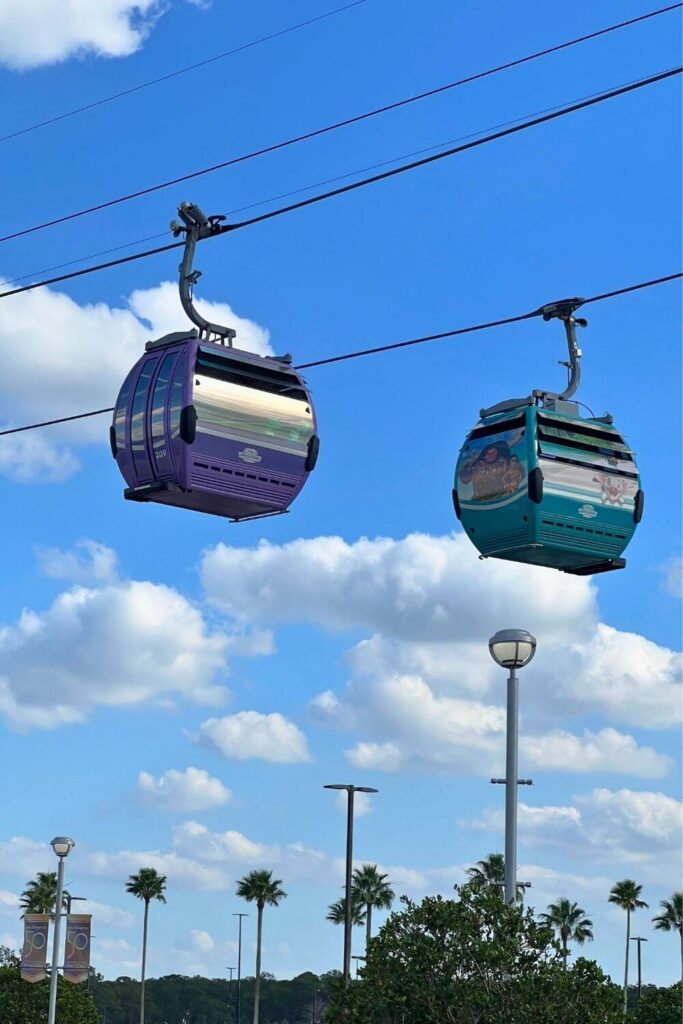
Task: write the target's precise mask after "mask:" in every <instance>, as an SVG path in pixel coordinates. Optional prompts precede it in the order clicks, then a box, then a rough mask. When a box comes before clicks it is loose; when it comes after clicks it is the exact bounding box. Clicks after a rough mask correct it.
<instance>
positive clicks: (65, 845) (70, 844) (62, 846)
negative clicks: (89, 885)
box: [47, 836, 76, 1024]
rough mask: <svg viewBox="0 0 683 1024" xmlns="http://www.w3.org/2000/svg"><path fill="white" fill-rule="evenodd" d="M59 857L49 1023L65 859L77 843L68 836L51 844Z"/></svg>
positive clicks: (54, 1005) (56, 969) (50, 1020)
mask: <svg viewBox="0 0 683 1024" xmlns="http://www.w3.org/2000/svg"><path fill="white" fill-rule="evenodd" d="M50 845H51V846H52V849H53V850H54V852H55V854H56V856H57V857H58V858H59V863H58V866H57V898H56V900H55V927H54V932H53V936H52V970H51V972H50V1003H49V1006H48V1011H47V1024H55V1013H56V1011H57V978H58V977H59V934H60V932H61V929H62V898H63V895H64V861H65V860H66V858H67V857H68V856H69V854H70V853H71V851H72V850H73V848H74V846H75V845H76V844H75V842H74V841H73V839H69V837H68V836H56V837H55V838H54V839H53V840H52V843H51V844H50Z"/></svg>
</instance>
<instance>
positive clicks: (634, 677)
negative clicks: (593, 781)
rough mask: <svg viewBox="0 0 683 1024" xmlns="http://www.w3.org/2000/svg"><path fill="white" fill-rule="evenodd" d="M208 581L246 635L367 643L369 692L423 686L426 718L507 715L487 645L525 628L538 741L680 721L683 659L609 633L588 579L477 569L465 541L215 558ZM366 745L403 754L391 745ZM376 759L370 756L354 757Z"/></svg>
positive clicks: (249, 551) (358, 657)
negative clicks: (585, 730) (435, 711)
mask: <svg viewBox="0 0 683 1024" xmlns="http://www.w3.org/2000/svg"><path fill="white" fill-rule="evenodd" d="M202 573H203V580H204V585H205V588H206V594H207V597H208V599H209V601H211V602H213V603H214V604H215V605H216V606H218V607H219V608H221V609H222V610H224V611H226V612H228V613H229V614H230V615H232V616H234V617H235V618H236V619H237V620H238V621H243V622H250V623H251V622H256V623H263V624H268V625H274V624H278V623H279V624H288V623H306V624H310V625H312V626H320V627H323V628H325V629H328V630H335V631H339V630H351V629H353V630H363V631H365V632H366V633H367V634H369V635H368V636H366V637H365V638H364V639H362V640H361V641H360V642H359V643H357V644H356V645H355V647H353V649H352V650H351V651H350V652H349V654H348V663H349V666H350V670H351V674H352V677H353V679H354V680H359V679H363V680H364V682H363V686H365V685H366V683H365V679H369V680H370V681H371V688H372V687H375V686H376V685H377V681H380V682H381V681H383V680H384V681H386V680H391V679H394V678H406V677H409V678H415V679H420V680H423V681H424V682H425V683H426V685H427V687H428V690H429V693H426V692H425V696H426V698H427V701H428V705H430V706H431V705H432V703H433V702H438V701H439V700H441V699H455V698H459V697H464V698H467V699H472V698H478V699H481V698H482V697H483V696H484V695H487V694H489V693H494V694H495V700H496V702H500V701H502V697H503V687H501V686H500V678H501V677H500V670H499V669H497V668H496V666H495V665H494V663H493V661H492V660H491V658H490V657H489V654H488V650H487V640H488V638H489V637H490V636H491V634H492V633H493V632H494V631H495V630H496V629H497V628H498V627H499V625H500V623H501V622H509V623H513V624H514V623H515V622H518V623H524V624H529V625H531V627H532V628H533V631H534V633H535V634H536V636H537V638H538V653H537V655H536V658H535V660H534V662H533V664H532V665H530V666H529V668H528V669H526V670H525V673H524V683H525V694H526V695H527V698H528V699H527V700H526V701H525V712H526V714H527V715H528V716H529V717H533V719H534V724H535V727H536V729H537V730H538V729H541V728H547V725H548V723H549V722H550V721H552V722H556V721H557V717H558V715H561V716H563V717H567V716H571V717H575V716H580V715H582V714H587V713H593V712H597V713H598V714H601V715H603V716H605V717H607V718H608V719H610V720H611V721H615V722H623V723H625V724H629V725H637V726H640V727H653V728H660V727H667V726H670V725H672V724H675V723H676V722H677V721H679V720H680V716H681V709H682V708H683V702H682V701H681V658H680V654H678V653H677V652H674V651H670V650H667V649H666V648H665V647H661V646H658V645H657V644H654V643H652V642H651V641H649V640H647V639H646V638H645V637H642V636H638V635H637V634H632V633H624V632H620V631H618V630H616V629H613V628H612V627H610V626H607V625H605V624H603V623H600V622H599V618H598V609H597V605H596V591H595V588H594V584H592V583H591V581H590V580H589V579H587V578H581V577H571V576H567V575H564V574H562V573H557V572H553V571H551V570H544V569H534V568H533V567H530V566H526V565H515V564H514V563H511V562H503V561H495V560H494V559H489V560H487V561H485V562H481V561H479V559H478V557H477V553H476V551H475V550H474V548H473V547H472V545H471V544H470V543H469V541H468V540H467V538H466V537H465V536H464V535H463V534H456V535H453V536H446V537H431V536H426V535H423V534H411V535H409V536H407V537H405V538H404V539H402V540H391V539H388V538H378V539H375V540H369V539H367V538H363V539H361V540H359V541H357V542H355V543H348V542H346V541H344V540H342V539H341V538H339V537H317V538H314V539H311V540H297V541H293V542H290V543H287V544H283V545H274V544H269V543H266V542H262V543H261V544H259V545H258V546H257V547H255V548H236V547H230V546H228V545H225V544H219V545H218V546H216V547H214V548H212V549H210V550H209V551H207V552H206V553H205V555H204V558H203V563H202ZM387 685H388V684H387ZM430 694H431V696H430ZM325 702H327V704H328V705H329V706H328V708H327V710H328V711H331V712H333V713H334V714H335V715H336V716H337V719H338V720H339V716H340V714H341V713H342V712H343V713H345V714H347V713H348V702H345V701H343V700H340V698H339V696H338V695H336V694H334V693H331V692H329V691H328V692H327V693H326V694H324V695H321V696H320V697H319V698H318V701H317V702H316V703H315V704H314V711H316V713H317V712H321V713H324V712H325V708H324V707H323V706H322V705H323V704H324V703H325ZM335 702H336V707H335V708H332V707H331V705H332V704H334V703H335ZM447 717H448V718H449V720H450V717H451V716H447ZM434 718H435V719H436V718H437V716H434ZM359 739H360V740H361V741H362V742H365V741H366V740H371V741H372V742H373V743H380V744H384V743H392V742H394V737H392V736H391V735H379V736H376V737H375V736H373V737H365V736H363V737H359ZM605 742H606V741H605V739H604V738H603V746H604V744H605ZM373 749H374V748H373ZM368 753H369V752H368V751H367V750H366V749H365V748H360V749H359V751H358V753H357V756H358V758H362V757H364V756H367V755H368ZM376 753H377V754H378V755H379V751H376ZM392 760H394V761H395V757H393V755H392ZM359 763H361V762H359ZM362 763H365V762H362Z"/></svg>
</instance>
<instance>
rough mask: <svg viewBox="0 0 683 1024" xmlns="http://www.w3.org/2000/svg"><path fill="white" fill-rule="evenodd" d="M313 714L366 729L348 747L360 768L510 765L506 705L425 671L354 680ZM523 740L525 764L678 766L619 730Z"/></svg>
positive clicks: (609, 768)
mask: <svg viewBox="0 0 683 1024" xmlns="http://www.w3.org/2000/svg"><path fill="white" fill-rule="evenodd" d="M311 714H312V716H313V718H314V720H315V721H317V722H318V723H320V724H325V725H330V726H334V727H337V728H339V729H342V730H347V731H348V730H350V731H353V732H361V733H362V734H363V736H364V738H363V739H362V740H360V741H359V742H357V743H356V744H355V745H354V746H353V747H352V748H350V749H349V750H347V751H346V757H347V759H348V761H349V762H350V763H351V764H352V765H354V767H356V768H361V769H367V770H371V771H372V770H374V771H384V772H397V771H400V770H401V769H403V768H411V769H422V770H426V771H437V772H440V771H447V772H460V773H463V774H483V775H488V774H491V772H496V773H497V774H499V773H500V771H501V770H502V767H503V766H502V759H503V750H504V735H505V712H504V709H503V707H502V706H495V705H491V704H484V703H482V702H481V701H473V700H469V699H467V700H463V699H460V698H454V697H445V696H441V695H439V694H437V693H435V692H434V690H433V689H432V688H430V686H429V685H428V683H427V682H426V681H425V680H424V679H422V678H420V677H419V676H397V675H396V676H389V677H380V678H378V679H370V680H368V679H364V678H363V679H352V680H351V682H350V684H349V686H348V692H347V699H346V700H345V701H341V700H340V699H339V698H337V697H336V696H335V695H333V694H330V693H329V692H325V693H322V694H320V695H319V696H318V697H316V698H315V699H314V700H313V701H312V702H311ZM520 743H521V752H522V758H523V763H524V764H526V765H528V766H529V767H530V768H531V767H538V768H542V769H544V770H547V771H558V772H579V773H582V772H595V771H603V772H616V773H621V774H629V775H635V776H644V777H650V778H651V777H660V776H662V775H665V774H666V773H667V772H668V770H669V768H670V766H671V761H670V759H669V758H668V757H666V756H664V755H662V754H659V753H657V752H656V751H655V750H653V749H652V748H651V747H640V746H638V744H637V743H636V741H635V739H634V738H633V737H632V736H628V735H625V734H624V733H620V732H618V731H617V730H616V729H612V728H605V729H602V730H600V731H599V732H597V733H595V732H590V731H589V730H586V731H585V732H584V734H583V735H582V736H576V735H574V734H573V733H571V732H567V731H566V730H562V729H554V730H551V731H550V732H536V733H534V732H531V733H530V732H527V731H524V732H523V733H522V737H521V741H520Z"/></svg>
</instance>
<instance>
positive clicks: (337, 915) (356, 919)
mask: <svg viewBox="0 0 683 1024" xmlns="http://www.w3.org/2000/svg"><path fill="white" fill-rule="evenodd" d="M327 920H328V921H331V922H332V924H345V923H346V896H342V897H341V899H338V900H337V902H336V903H330V905H329V907H328V909H327ZM361 924H365V911H364V910H363V907H362V906H361V904H360V903H359V902H358V900H354V899H353V898H352V899H351V925H352V926H355V925H361Z"/></svg>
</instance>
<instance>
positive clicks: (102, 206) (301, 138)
mask: <svg viewBox="0 0 683 1024" xmlns="http://www.w3.org/2000/svg"><path fill="white" fill-rule="evenodd" d="M681 6H683V2H681V3H676V4H672V5H671V6H669V7H663V8H660V9H659V10H657V11H651V12H649V13H648V14H644V15H641V16H640V17H638V18H633V19H630V20H629V21H623V22H619V23H618V24H616V25H610V26H608V27H607V28H604V29H599V30H598V31H596V32H591V33H589V34H588V35H584V36H578V37H577V38H576V39H570V40H567V41H566V42H563V43H558V44H556V45H555V46H551V47H548V48H547V49H544V50H538V51H536V52H535V53H531V54H527V55H526V56H524V57H518V58H517V59H515V60H512V61H508V62H507V63H505V64H499V65H497V66H496V67H493V68H487V69H486V70H485V71H479V72H477V73H475V74H473V75H468V76H467V77H465V78H460V79H457V80H456V81H453V82H447V83H446V84H445V85H440V86H437V87H436V88H434V89H429V90H427V91H426V92H422V93H418V94H417V95H413V96H409V97H406V98H404V99H402V100H397V101H395V102H394V103H388V104H386V105H384V106H381V107H376V108H375V109H373V110H369V111H366V112H364V113H362V114H356V115H355V116H353V117H350V118H346V119H345V120H342V121H336V122H334V123H333V124H329V125H325V126H323V127H322V128H316V129H313V130H312V131H309V132H304V133H303V134H301V135H297V136H294V137H293V138H289V139H285V140H283V141H281V142H276V143H272V144H271V145H269V146H264V147H262V148H261V149H257V150H253V151H252V152H250V153H244V154H241V155H240V156H236V157H232V158H231V159H229V160H224V161H222V162H221V163H217V164H213V165H212V166H210V167H203V168H201V169H200V170H198V171H191V172H190V173H188V174H183V175H180V176H179V177H176V178H171V179H169V180H168V181H163V182H159V183H158V184H156V185H150V186H148V187H147V188H143V189H139V190H138V191H136V192H129V193H127V194H126V195H123V196H118V197H117V198H115V199H109V200H106V201H105V202H102V203H97V204H95V205H94V206H89V207H86V208H85V209H83V210H77V211H75V212H73V213H67V214H64V215H63V216H61V217H55V218H54V219H52V220H48V221H44V222H43V223H41V224H35V225H33V227H29V228H23V229H22V230H20V231H14V232H12V233H11V234H9V235H3V236H0V242H7V241H9V240H10V239H13V238H21V237H23V236H24V235H29V234H32V233H33V232H36V231H43V230H44V229H46V228H50V227H55V226H56V225H58V224H64V223H66V222H68V221H71V220H76V219H77V218H79V217H85V216H88V215H89V214H92V213H96V212H98V211H99V210H106V209H109V208H110V207H112V206H117V205H119V204H120V203H126V202H129V201H131V200H133V199H139V198H141V197H142V196H146V195H151V194H152V193H154V192H158V191H160V190H162V189H165V188H170V187H171V186H172V185H179V184H181V183H182V182H185V181H191V180H192V179H194V178H198V177H201V176H202V175H205V174H211V173H213V172H214V171H219V170H224V169H225V168H226V167H232V166H234V165H235V164H240V163H244V162H246V161H248V160H253V159H255V158H256V157H260V156H265V155H266V154H269V153H275V152H277V151H278V150H282V149H286V148H287V147H289V146H293V145H296V144H297V143H299V142H305V141H308V140H310V139H314V138H318V137H319V136H321V135H326V134H328V133H329V132H333V131H336V130H338V129H339V128H345V127H348V126H349V125H353V124H358V123H360V122H361V121H366V120H368V119H369V118H372V117H376V116H378V115H380V114H385V113H388V112H389V111H392V110H398V109H400V108H402V107H407V106H409V105H411V104H413V103H419V102H421V101H422V100H425V99H429V98H431V97H433V96H438V95H440V94H442V93H445V92H448V91H449V90H452V89H456V88H459V87H460V86H462V85H468V84H470V83H471V82H476V81H479V80H481V79H483V78H488V77H489V76H491V75H495V74H498V73H499V72H501V71H507V70H509V69H510V68H514V67H519V66H520V65H522V64H526V63H529V62H530V61H533V60H537V59H539V58H540V57H546V56H548V55H549V54H552V53H557V52H558V51H560V50H564V49H567V48H568V47H571V46H576V45H578V44H579V43H584V42H587V41H588V40H591V39H594V38H597V37H598V36H601V35H605V34H607V33H609V32H615V31H616V30H617V29H621V28H624V27H626V26H629V25H633V24H636V23H637V22H640V21H644V20H646V19H648V18H653V17H656V16H658V15H660V14H665V13H667V12H669V11H673V10H677V9H678V8H680V7H681Z"/></svg>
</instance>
